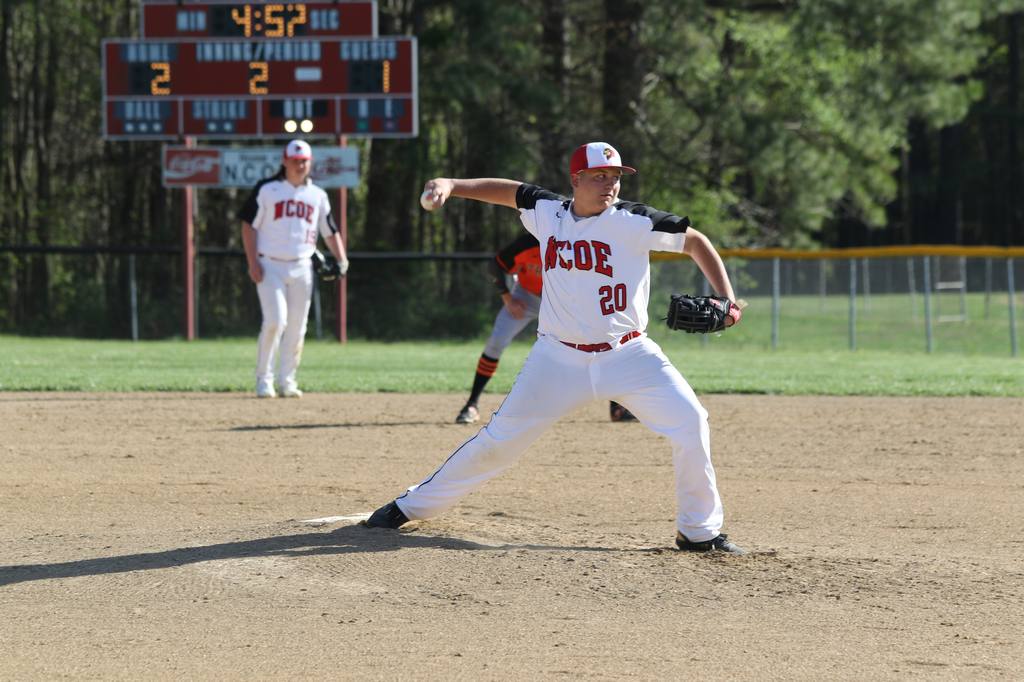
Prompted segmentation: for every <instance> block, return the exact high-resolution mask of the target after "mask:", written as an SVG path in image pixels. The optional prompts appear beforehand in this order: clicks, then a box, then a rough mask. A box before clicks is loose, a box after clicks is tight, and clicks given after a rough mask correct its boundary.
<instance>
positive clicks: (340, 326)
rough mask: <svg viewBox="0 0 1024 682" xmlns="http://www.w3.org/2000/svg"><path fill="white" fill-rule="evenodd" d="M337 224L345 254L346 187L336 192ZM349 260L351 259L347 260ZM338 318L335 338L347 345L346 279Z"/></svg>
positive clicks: (340, 142) (340, 143)
mask: <svg viewBox="0 0 1024 682" xmlns="http://www.w3.org/2000/svg"><path fill="white" fill-rule="evenodd" d="M338 146H340V147H342V148H344V147H347V146H348V136H347V135H342V136H341V137H339V138H338ZM338 214H339V215H338V223H339V226H340V227H341V243H342V244H344V245H345V252H346V254H347V253H348V187H342V188H340V189H339V190H338ZM349 260H351V259H349ZM337 291H338V317H337V321H336V323H337V329H336V332H337V336H338V343H348V277H347V276H346V277H342V278H341V279H340V280H339V281H338V288H337Z"/></svg>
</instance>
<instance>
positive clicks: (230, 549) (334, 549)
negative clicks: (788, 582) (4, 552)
mask: <svg viewBox="0 0 1024 682" xmlns="http://www.w3.org/2000/svg"><path fill="white" fill-rule="evenodd" d="M424 548H425V549H448V550H459V551H508V550H534V551H573V552H627V551H632V552H636V551H640V552H652V551H662V550H661V548H651V549H633V550H628V549H618V548H611V547H585V546H584V547H562V546H555V545H507V544H506V545H484V544H480V543H477V542H471V541H469V540H461V539H458V538H451V537H438V536H431V535H417V534H414V533H399V532H395V531H388V530H377V529H371V528H366V527H365V526H362V525H359V524H355V525H349V526H342V527H341V528H337V529H335V530H333V531H326V532H312V533H300V534H295V535H281V536H275V537H269V538H258V539H255V540H243V541H238V542H224V543H219V544H215V545H206V546H203V547H180V548H176V549H169V550H165V551H162V552H150V553H144V554H142V553H140V554H125V555H121V556H111V557H98V558H94V559H79V560H76V561H64V562H59V563H54V564H23V565H7V566H0V587H3V586H4V585H12V584H15V583H22V582H30V581H33V580H54V579H60V578H79V577H83V576H91V575H108V574H112V573H127V572H129V571H149V570H155V569H161V568H174V567H177V566H185V565H187V564H195V563H200V562H203V561H220V560H224V559H243V558H252V557H275V556H276V557H289V556H293V557H302V556H315V555H328V554H351V553H364V552H395V551H398V550H401V549H424Z"/></svg>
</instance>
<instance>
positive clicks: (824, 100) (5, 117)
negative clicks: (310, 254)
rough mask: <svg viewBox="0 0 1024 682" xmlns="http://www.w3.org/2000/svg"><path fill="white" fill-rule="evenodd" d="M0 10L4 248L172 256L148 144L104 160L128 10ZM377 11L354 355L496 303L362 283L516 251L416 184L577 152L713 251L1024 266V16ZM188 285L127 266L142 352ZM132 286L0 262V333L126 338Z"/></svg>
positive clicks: (999, 10) (214, 260) (215, 222)
mask: <svg viewBox="0 0 1024 682" xmlns="http://www.w3.org/2000/svg"><path fill="white" fill-rule="evenodd" d="M0 6H2V10H0V188H2V189H0V245H6V246H12V245H20V246H25V245H30V246H44V247H46V246H54V245H73V246H85V247H89V246H96V247H111V246H119V247H120V246H130V247H145V248H162V249H165V250H172V249H173V248H175V247H178V246H180V245H179V243H178V241H179V227H178V226H179V224H180V221H181V216H180V210H181V207H180V201H179V200H178V197H177V195H176V193H175V192H173V191H169V190H166V189H165V188H163V187H162V186H161V182H160V164H159V153H160V144H159V143H154V142H134V143H133V142H106V141H104V140H103V139H102V138H101V137H100V134H99V131H100V125H101V107H100V101H101V93H100V85H101V84H100V60H99V54H100V42H101V40H102V39H103V38H105V37H132V36H137V33H138V24H139V22H138V13H139V3H138V2H137V1H136V0H4V2H3V3H2V5H0ZM378 9H379V26H380V33H381V34H382V35H386V34H414V35H416V36H417V37H418V42H419V50H420V53H419V66H420V69H419V80H420V83H419V85H420V105H421V106H420V111H421V120H420V130H421V134H420V136H419V137H418V138H417V139H412V140H378V141H371V140H356V141H355V142H354V144H355V145H356V146H358V148H359V149H360V152H361V159H362V160H361V165H362V169H363V178H362V184H361V185H360V187H358V188H357V189H356V190H355V191H354V192H353V194H352V196H351V201H350V207H349V225H350V228H349V234H350V243H349V246H350V250H352V251H354V252H355V254H356V255H357V258H356V261H355V262H356V264H355V266H354V267H353V275H352V277H353V280H352V290H353V292H354V295H355V296H356V298H355V300H354V301H352V305H353V310H354V311H355V312H356V313H357V314H355V315H354V316H353V320H352V321H353V324H354V325H355V328H354V330H353V331H354V333H355V334H358V335H362V336H366V337H371V338H379V337H380V336H381V335H386V334H393V333H394V330H395V328H396V323H395V320H406V322H405V323H404V326H403V327H402V328H403V329H404V330H405V332H407V333H408V334H409V335H418V334H426V335H430V334H436V333H438V329H439V328H440V329H443V330H444V332H445V333H447V334H453V335H472V334H476V333H479V331H480V330H481V329H484V328H486V326H487V325H488V323H489V321H490V317H491V315H492V313H493V306H494V305H495V302H494V300H493V297H491V296H489V294H487V292H486V283H485V277H484V275H483V270H482V268H475V267H465V266H464V264H463V265H460V264H457V263H453V262H448V261H440V262H432V263H429V264H423V263H409V262H388V261H373V262H372V264H371V263H370V262H369V261H366V262H364V261H363V260H361V259H360V258H358V256H359V255H360V254H367V253H371V252H384V251H405V252H426V253H453V252H491V251H493V250H495V249H497V248H499V247H500V246H501V245H502V244H504V243H505V242H507V241H508V240H510V239H511V238H512V237H514V236H515V235H516V234H517V231H518V229H520V228H519V227H518V223H517V221H516V219H515V215H514V214H513V213H511V212H509V211H502V210H500V209H494V208H491V207H487V206H483V205H480V204H475V203H470V202H453V204H452V205H451V206H449V207H446V209H445V210H444V211H442V212H438V213H437V214H427V213H424V212H423V211H421V210H420V209H419V208H418V204H417V201H416V196H417V195H418V193H419V190H420V188H421V187H422V183H423V181H424V180H425V179H427V178H429V177H432V176H435V175H450V176H462V177H472V176H492V175H497V176H504V177H513V178H520V179H528V180H532V181H536V182H538V183H540V184H543V185H546V186H549V187H551V188H552V189H555V190H559V191H566V182H565V170H564V169H565V165H566V160H567V158H568V155H569V153H570V152H571V150H572V148H573V147H575V146H576V145H577V144H579V143H581V142H583V141H586V140H592V139H602V140H606V141H608V142H610V143H612V144H614V145H615V146H617V147H618V148H619V149H620V150H621V151H622V152H623V154H624V156H625V157H626V159H627V162H629V163H631V164H632V165H636V166H638V167H639V168H640V169H641V171H642V172H641V175H640V176H638V177H637V178H635V180H630V181H629V184H628V185H627V186H626V187H624V189H623V195H624V196H625V197H627V198H635V199H639V200H642V201H645V202H647V203H650V204H652V205H655V206H658V207H659V208H664V209H666V210H671V211H674V212H678V213H681V214H686V215H689V216H690V217H691V218H692V219H693V221H694V223H695V224H696V225H697V226H699V227H700V228H701V229H703V230H705V231H706V232H708V233H709V234H711V235H712V236H713V237H714V238H715V239H716V241H717V242H718V243H719V244H720V245H723V246H792V247H805V248H806V247H812V248H813V247H814V246H816V245H824V246H851V245H864V244H889V243H962V244H980V243H984V244H997V245H1010V244H1021V243H1024V238H1022V223H1024V186H1022V179H1021V158H1020V149H1019V146H1020V142H1019V139H1018V136H1019V131H1020V130H1021V123H1022V115H1021V104H1020V65H1021V55H1020V49H1019V42H1020V33H1021V17H1022V15H1024V0H815V1H814V2H809V1H797V0H648V1H643V0H516V1H514V2H501V3H492V2H483V1H478V0H379V1H378ZM211 142H214V143H216V142H217V141H215V140H213V141H211ZM312 142H313V143H314V144H329V143H330V142H329V141H328V140H324V139H316V138H314V139H312ZM254 143H256V144H259V141H254ZM242 199H243V197H242V196H240V193H239V192H237V191H204V192H201V193H199V195H198V203H199V218H198V223H197V244H198V246H199V247H200V248H201V249H209V250H214V251H215V250H217V249H221V250H228V251H229V252H231V251H233V250H237V249H239V248H240V247H241V243H240V236H239V230H238V225H237V222H236V220H235V219H234V217H233V216H234V213H235V210H236V209H237V206H238V205H239V203H240V202H241V200H242ZM178 260H179V259H177V258H175V257H173V255H169V254H167V253H164V254H162V255H153V256H144V257H140V258H139V261H140V263H138V264H137V279H138V282H139V287H140V289H141V290H143V291H144V292H145V293H146V296H145V301H146V308H147V313H146V314H147V315H150V316H151V319H149V321H148V322H147V323H145V324H144V330H143V335H144V336H151V337H162V336H166V335H169V334H173V333H174V330H175V328H176V320H177V318H176V317H175V314H176V312H175V310H176V307H177V306H178V305H179V303H178V301H179V300H180V297H181V296H180V288H179V287H180V284H178V283H179V282H180V280H181V277H180V272H179V268H180V264H179V262H178ZM202 260H203V263H202V266H201V268H200V277H201V279H200V282H199V288H200V291H201V292H202V296H203V306H204V307H205V309H206V310H208V311H211V317H210V319H209V321H208V323H207V325H206V326H207V329H208V331H209V332H210V333H213V334H220V333H232V332H234V333H237V332H239V331H240V330H241V329H242V328H244V327H245V325H249V326H251V324H252V321H253V319H254V318H255V317H256V316H258V309H256V308H255V307H254V304H255V295H254V293H253V292H252V287H251V286H250V284H249V282H248V281H247V279H246V277H245V274H244V269H243V268H241V266H240V264H239V263H237V262H235V261H236V260H237V258H231V257H214V256H209V257H205V258H204V259H202ZM129 267H130V263H129V261H128V259H127V258H126V257H124V256H119V255H105V256H99V257H93V256H89V257H86V256H59V257H55V256H43V255H38V254H24V253H12V252H10V251H7V252H0V331H13V332H18V333H25V334H40V333H58V334H62V333H73V334H87V335H96V336H119V335H120V336H123V335H124V333H125V330H126V327H127V325H128V324H129V322H128V319H127V309H128V307H127V305H126V304H125V298H126V296H127V287H126V282H127V281H128V269H129ZM413 293H415V294H419V295H418V296H410V294H413ZM482 303H484V304H486V303H490V306H488V305H481V304H482ZM359 311H363V314H358V313H359ZM425 313H429V314H425ZM417 319H422V320H430V321H429V323H427V322H423V324H422V325H421V326H422V327H423V328H418V327H417V324H416V320H417Z"/></svg>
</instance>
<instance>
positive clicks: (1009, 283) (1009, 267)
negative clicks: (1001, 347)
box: [1006, 258, 1017, 357]
mask: <svg viewBox="0 0 1024 682" xmlns="http://www.w3.org/2000/svg"><path fill="white" fill-rule="evenodd" d="M1006 290H1007V291H1006V293H1007V294H1009V295H1010V355H1012V356H1013V357H1017V302H1016V297H1017V292H1016V291H1015V290H1014V286H1013V259H1012V258H1007V259H1006Z"/></svg>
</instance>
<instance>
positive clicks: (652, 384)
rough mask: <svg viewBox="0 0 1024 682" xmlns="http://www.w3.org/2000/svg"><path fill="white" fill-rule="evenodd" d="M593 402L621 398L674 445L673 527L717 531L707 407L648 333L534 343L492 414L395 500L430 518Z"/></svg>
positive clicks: (411, 514) (698, 533) (697, 537)
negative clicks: (605, 344)
mask: <svg viewBox="0 0 1024 682" xmlns="http://www.w3.org/2000/svg"><path fill="white" fill-rule="evenodd" d="M592 400H614V401H615V402H617V403H620V404H622V405H624V406H625V407H626V408H627V409H628V410H629V411H630V412H632V413H633V414H634V415H636V417H637V418H638V419H639V420H640V422H642V423H643V424H644V425H645V426H646V427H647V428H649V429H651V430H652V431H654V432H656V433H659V434H661V435H663V436H665V437H666V438H668V440H669V441H670V443H671V445H672V462H673V467H674V470H675V487H676V502H677V516H676V526H677V528H678V530H679V531H680V532H682V533H683V535H685V536H686V537H687V538H688V539H690V540H691V541H692V542H703V541H705V540H710V539H711V538H714V537H715V536H717V535H718V534H719V532H720V531H721V526H722V521H723V512H722V502H721V499H720V497H719V495H718V488H717V486H716V483H715V471H714V468H713V467H712V465H711V437H710V429H709V427H708V420H707V416H708V413H707V411H706V410H705V409H704V407H703V406H702V405H701V404H700V402H699V401H698V400H697V396H696V395H695V394H694V392H693V389H692V388H690V385H689V384H688V383H687V382H686V379H684V378H683V376H682V375H681V374H680V373H679V371H678V370H677V369H676V368H675V367H673V366H672V363H671V362H670V361H669V359H668V358H667V357H666V356H665V354H664V353H663V352H662V350H661V348H660V347H659V346H658V344H656V343H655V342H654V341H651V340H650V339H649V338H647V337H646V336H640V337H639V338H636V339H633V340H632V341H628V342H626V343H624V344H621V345H617V346H616V347H614V348H613V349H612V350H609V351H605V352H599V353H587V352H583V351H580V350H577V349H575V348H570V347H568V346H566V345H564V344H562V343H561V342H559V341H558V340H556V339H554V338H552V337H550V336H542V337H540V338H539V339H538V340H537V342H536V343H535V344H534V346H533V348H532V349H531V351H530V354H529V356H528V357H527V359H526V363H525V364H524V365H523V368H522V370H521V371H520V373H519V376H518V377H516V381H515V384H514V385H513V386H512V391H511V392H510V393H509V394H508V396H507V397H506V398H505V401H504V402H503V403H502V404H501V407H500V408H498V411H497V412H495V413H494V416H493V417H492V418H491V420H490V422H488V423H487V425H486V426H484V427H483V428H482V429H480V431H479V432H478V433H477V434H476V435H475V436H473V437H472V438H470V439H469V440H468V441H466V442H465V443H463V444H462V446H460V447H459V448H458V449H457V450H456V451H455V452H454V453H452V455H451V456H450V457H449V458H448V459H447V461H445V463H444V464H442V465H441V467H440V468H439V469H438V470H437V471H435V472H434V473H433V474H431V475H430V476H428V477H427V478H426V479H424V480H423V481H422V482H421V483H419V484H417V485H414V486H412V487H411V488H409V490H408V491H407V492H405V493H403V494H402V495H400V496H399V497H398V499H397V500H396V502H397V504H398V506H399V508H400V509H401V510H402V512H403V513H404V514H405V515H406V516H407V517H408V518H410V519H428V518H432V517H434V516H437V515H439V514H441V513H442V512H444V511H446V510H448V509H450V508H451V507H453V506H454V505H455V504H456V503H457V502H458V501H459V500H460V499H461V498H463V497H465V496H466V495H468V494H469V493H471V492H473V491H474V490H476V489H478V488H480V487H481V486H482V485H483V484H484V483H486V482H487V481H488V480H490V479H491V478H493V477H494V476H497V475H498V474H500V473H501V472H503V471H505V470H506V469H507V468H509V467H510V466H512V464H514V463H515V462H516V461H517V460H518V459H519V457H520V456H522V454H523V453H524V452H525V451H526V449H527V447H529V445H530V444H531V443H532V442H533V441H534V440H536V439H537V438H538V437H539V436H540V435H541V434H542V433H543V432H544V430H545V429H547V428H548V427H549V426H551V425H552V424H553V423H554V422H555V421H557V420H558V419H559V418H561V417H562V416H563V415H565V414H568V413H570V412H572V411H574V410H576V409H578V408H579V407H581V406H582V405H584V404H586V403H588V402H590V401H592Z"/></svg>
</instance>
